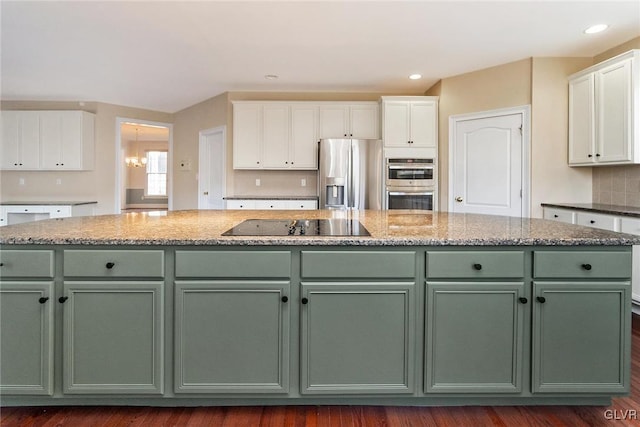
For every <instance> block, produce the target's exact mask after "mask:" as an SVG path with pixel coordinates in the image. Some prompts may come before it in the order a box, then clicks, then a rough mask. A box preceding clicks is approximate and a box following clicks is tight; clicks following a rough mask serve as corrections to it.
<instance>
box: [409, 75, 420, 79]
mask: <svg viewBox="0 0 640 427" xmlns="http://www.w3.org/2000/svg"><path fill="white" fill-rule="evenodd" d="M409 78H410V79H411V80H420V79H421V78H422V74H411V75H410V76H409Z"/></svg>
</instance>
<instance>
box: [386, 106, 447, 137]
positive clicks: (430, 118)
mask: <svg viewBox="0 0 640 427" xmlns="http://www.w3.org/2000/svg"><path fill="white" fill-rule="evenodd" d="M382 105H383V106H382V116H383V117H382V120H383V138H384V146H385V147H412V148H436V147H437V145H438V103H437V101H436V100H432V99H428V100H407V99H398V100H393V99H384V98H383V101H382Z"/></svg>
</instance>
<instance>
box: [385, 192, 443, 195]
mask: <svg viewBox="0 0 640 427" xmlns="http://www.w3.org/2000/svg"><path fill="white" fill-rule="evenodd" d="M387 194H389V195H390V196H413V195H419V196H428V195H431V194H433V191H387Z"/></svg>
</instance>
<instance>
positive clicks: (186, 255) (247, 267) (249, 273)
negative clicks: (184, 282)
mask: <svg viewBox="0 0 640 427" xmlns="http://www.w3.org/2000/svg"><path fill="white" fill-rule="evenodd" d="M176 277H179V278H185V277H194V278H195V277H246V278H267V277H277V278H286V277H291V252H289V251H176Z"/></svg>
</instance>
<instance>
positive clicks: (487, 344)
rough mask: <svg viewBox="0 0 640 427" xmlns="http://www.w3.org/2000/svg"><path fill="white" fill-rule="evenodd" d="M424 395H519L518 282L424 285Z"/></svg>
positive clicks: (522, 295)
mask: <svg viewBox="0 0 640 427" xmlns="http://www.w3.org/2000/svg"><path fill="white" fill-rule="evenodd" d="M426 298H427V303H426V310H425V312H426V316H425V329H426V345H425V392H426V393H519V392H521V391H522V376H523V360H524V359H523V342H524V332H525V329H524V328H525V324H526V322H525V321H524V319H525V317H524V316H525V313H528V309H527V303H528V298H527V297H526V292H525V287H524V284H523V283H522V282H495V281H492V282H444V283H438V282H427V295H426Z"/></svg>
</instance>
